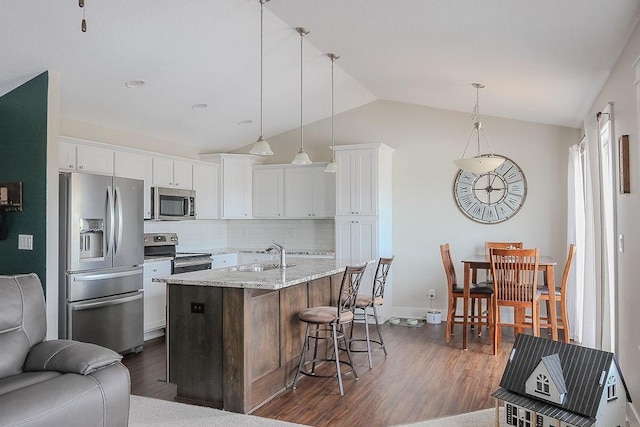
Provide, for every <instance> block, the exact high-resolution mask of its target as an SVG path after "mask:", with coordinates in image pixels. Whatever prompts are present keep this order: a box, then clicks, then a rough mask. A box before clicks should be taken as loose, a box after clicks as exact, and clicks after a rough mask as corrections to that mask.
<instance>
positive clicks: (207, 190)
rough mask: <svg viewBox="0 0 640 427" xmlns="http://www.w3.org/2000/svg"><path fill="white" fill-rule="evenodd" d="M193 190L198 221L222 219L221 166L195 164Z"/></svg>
mask: <svg viewBox="0 0 640 427" xmlns="http://www.w3.org/2000/svg"><path fill="white" fill-rule="evenodd" d="M193 189H194V190H195V192H196V219H217V218H220V203H219V201H220V166H219V165H215V164H211V163H194V164H193Z"/></svg>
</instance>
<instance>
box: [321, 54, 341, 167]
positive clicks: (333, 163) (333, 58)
mask: <svg viewBox="0 0 640 427" xmlns="http://www.w3.org/2000/svg"><path fill="white" fill-rule="evenodd" d="M327 56H328V57H329V59H331V161H330V162H329V164H328V165H327V167H326V168H325V169H324V171H325V172H328V173H336V172H338V170H339V169H340V167H339V166H338V163H337V162H336V150H335V147H336V145H335V139H334V137H333V91H334V82H333V80H334V79H333V74H334V73H333V66H334V65H335V63H336V60H338V59H340V55H336V54H335V53H328V54H327Z"/></svg>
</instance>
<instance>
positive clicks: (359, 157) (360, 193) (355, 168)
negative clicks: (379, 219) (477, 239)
mask: <svg viewBox="0 0 640 427" xmlns="http://www.w3.org/2000/svg"><path fill="white" fill-rule="evenodd" d="M377 154H378V153H377V151H376V150H373V149H361V150H344V151H342V150H339V147H336V161H337V162H338V165H339V167H340V169H339V171H338V172H337V173H336V180H337V183H336V215H377V213H378V206H377V193H378V185H377V184H378V182H377V170H378V169H377V158H378V156H377Z"/></svg>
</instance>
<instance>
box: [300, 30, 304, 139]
mask: <svg viewBox="0 0 640 427" xmlns="http://www.w3.org/2000/svg"><path fill="white" fill-rule="evenodd" d="M303 42H304V33H303V32H300V151H304V126H303V125H302V124H303V120H302V43H303Z"/></svg>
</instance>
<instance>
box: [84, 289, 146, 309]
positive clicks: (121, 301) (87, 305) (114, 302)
mask: <svg viewBox="0 0 640 427" xmlns="http://www.w3.org/2000/svg"><path fill="white" fill-rule="evenodd" d="M143 296H144V294H143V293H142V292H140V293H139V294H136V295H133V296H130V297H126V298H118V299H112V300H109V301H100V302H90V303H83V304H78V305H74V306H73V307H72V308H71V309H72V310H73V311H82V310H90V309H92V308H98V307H108V306H110V305H118V304H124V303H126V302H131V301H135V300H139V299H140V298H142V297H143Z"/></svg>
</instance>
